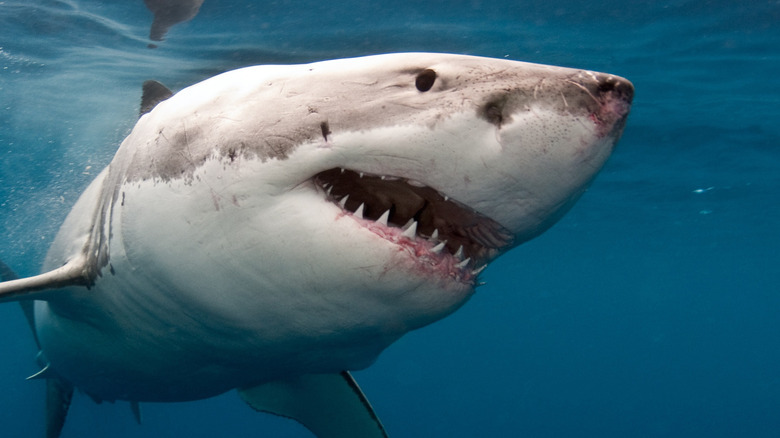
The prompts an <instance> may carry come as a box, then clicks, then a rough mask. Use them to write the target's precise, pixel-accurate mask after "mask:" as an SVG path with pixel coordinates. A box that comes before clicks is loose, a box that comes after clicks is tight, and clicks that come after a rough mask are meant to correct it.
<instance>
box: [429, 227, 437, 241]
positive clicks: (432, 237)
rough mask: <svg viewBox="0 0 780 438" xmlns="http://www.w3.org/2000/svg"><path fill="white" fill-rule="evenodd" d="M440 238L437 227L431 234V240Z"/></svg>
mask: <svg viewBox="0 0 780 438" xmlns="http://www.w3.org/2000/svg"><path fill="white" fill-rule="evenodd" d="M438 238H439V229H438V228H436V229H434V230H433V234H431V240H436V239H438Z"/></svg>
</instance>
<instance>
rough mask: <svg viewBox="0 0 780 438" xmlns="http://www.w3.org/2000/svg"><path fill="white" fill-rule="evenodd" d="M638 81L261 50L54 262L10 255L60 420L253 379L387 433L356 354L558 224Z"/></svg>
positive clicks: (159, 106) (184, 118) (162, 93)
mask: <svg viewBox="0 0 780 438" xmlns="http://www.w3.org/2000/svg"><path fill="white" fill-rule="evenodd" d="M633 93H634V89H633V86H632V84H631V83H630V82H629V81H628V80H626V79H623V78H621V77H618V76H614V75H610V74H604V73H597V72H591V71H586V70H578V69H570V68H562V67H553V66H545V65H538V64H529V63H522V62H517V61H509V60H499V59H490V58H480V57H474V56H465V55H451V54H438V53H397V54H388V55H377V56H369V57H363V58H352V59H339V60H333V61H324V62H319V63H313V64H306V65H284V66H283V65H275V66H255V67H247V68H243V69H239V70H235V71H231V72H227V73H224V74H221V75H218V76H215V77H213V78H210V79H207V80H205V81H203V82H201V83H199V84H195V85H193V86H191V87H188V88H185V89H183V90H180V91H179V92H177V93H173V92H172V91H170V90H168V89H167V88H165V87H164V86H163V85H162V84H159V83H156V82H153V81H151V82H147V83H146V84H144V95H143V99H142V105H141V108H142V110H141V117H140V118H139V120H138V123H137V124H136V126H135V127H134V129H133V130H132V132H131V133H130V134H129V135H128V137H127V138H126V139H125V140H124V142H123V143H122V144H121V145H120V147H119V149H118V151H117V153H116V155H115V157H114V158H113V160H112V161H111V163H110V164H109V165H108V166H107V167H106V168H105V169H104V170H103V171H102V172H101V173H100V175H99V176H98V177H97V178H96V179H95V181H93V182H92V184H91V185H90V186H89V187H88V188H87V189H86V190H85V191H84V193H83V194H82V195H81V197H80V198H79V200H78V202H77V203H76V205H75V206H74V207H73V209H72V211H71V212H70V214H69V215H68V217H67V219H66V220H65V222H64V224H63V225H62V227H61V228H60V231H59V233H58V234H57V237H56V238H55V240H54V242H53V243H52V246H51V248H50V250H49V252H48V254H47V257H46V260H45V262H44V269H43V272H42V273H41V274H40V275H37V276H33V277H28V278H14V276H13V275H12V274H11V271H10V270H9V269H6V268H5V267H4V265H0V268H3V269H0V273H2V276H3V280H4V281H3V282H2V283H0V301H19V302H21V303H22V307H23V309H24V310H25V314H26V315H27V317H28V320H29V321H30V325H31V327H32V329H33V332H34V334H35V339H36V342H37V344H38V348H39V350H40V354H39V356H38V362H39V364H40V366H41V371H40V372H38V373H36V374H35V375H34V376H32V378H40V379H46V381H47V387H48V391H47V397H48V404H47V405H48V406H49V413H48V414H47V424H48V426H47V429H48V430H49V432H48V436H50V437H56V436H58V435H59V433H60V430H61V429H62V427H63V424H64V419H65V414H66V413H67V410H68V406H69V405H70V401H71V397H72V394H73V392H74V389H76V388H77V389H79V390H81V391H82V392H84V393H86V394H87V395H89V396H90V397H91V398H93V399H94V400H96V401H102V400H107V401H114V400H127V401H129V402H130V405H131V407H132V408H133V409H132V410H133V412H134V413H135V414H136V416H139V415H140V411H139V407H138V405H139V403H140V402H147V401H166V402H175V401H184V400H196V399H202V398H207V397H211V396H214V395H216V394H220V393H222V392H225V391H229V390H233V389H236V390H238V392H239V394H240V396H241V397H242V399H243V400H244V401H246V402H247V404H248V405H249V406H250V407H252V408H254V409H256V410H258V411H263V412H270V413H274V414H277V415H282V416H285V417H289V418H293V419H295V420H297V421H299V422H300V423H302V424H303V425H304V426H306V427H307V428H309V429H310V430H311V431H312V432H313V433H314V434H315V435H316V436H318V437H320V438H378V437H386V436H388V435H387V432H386V430H385V429H384V427H383V426H382V424H381V421H380V420H379V418H378V416H377V414H376V413H375V412H374V410H373V409H372V408H371V405H370V403H369V402H368V400H367V398H366V396H365V395H364V394H363V392H362V391H361V390H360V388H359V386H358V385H357V383H356V382H355V381H354V379H353V378H352V377H351V375H350V373H349V371H350V370H356V369H361V368H365V367H367V366H369V365H371V364H372V363H373V362H374V361H375V360H376V359H377V357H378V356H379V355H380V354H381V352H382V351H383V350H384V349H386V348H387V347H389V346H390V345H391V344H392V343H393V342H395V341H396V340H397V339H399V338H400V337H402V336H404V335H405V334H406V333H408V332H410V331H412V330H415V329H419V328H421V327H424V326H425V325H428V324H431V323H433V322H435V321H437V320H440V319H441V318H444V317H446V316H447V315H449V314H451V313H452V312H454V311H455V310H457V309H458V308H459V307H461V306H462V305H463V304H464V303H466V302H467V301H468V300H469V298H471V297H472V295H473V294H474V290H475V288H476V287H477V286H480V285H481V281H480V275H481V274H482V273H483V272H484V270H485V269H486V268H487V266H488V265H489V264H490V263H491V262H492V261H493V260H495V259H496V258H497V257H500V256H501V255H502V254H504V253H506V252H507V251H510V250H511V249H512V248H514V247H516V246H517V245H520V244H522V243H523V242H526V241H528V240H529V239H532V238H534V237H535V236H538V235H539V234H541V233H542V232H544V231H545V230H546V229H548V228H549V227H551V226H552V225H553V224H554V223H555V222H556V221H558V219H560V218H561V217H562V216H563V215H564V214H565V213H566V211H568V210H569V209H570V208H571V207H572V206H573V205H574V203H575V202H576V200H577V199H578V198H579V197H580V196H581V195H582V194H583V193H584V192H585V191H586V190H587V188H588V186H589V185H590V183H591V182H592V180H593V179H594V178H595V176H596V174H597V173H598V171H599V170H600V169H601V167H602V166H603V165H604V163H605V161H606V160H607V158H608V157H609V155H610V153H611V152H612V150H613V149H614V147H615V145H616V143H617V141H618V139H619V138H620V136H621V134H622V132H623V129H624V126H625V123H626V119H627V117H628V113H629V111H630V108H631V101H632V98H633Z"/></svg>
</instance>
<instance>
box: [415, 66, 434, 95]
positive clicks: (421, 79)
mask: <svg viewBox="0 0 780 438" xmlns="http://www.w3.org/2000/svg"><path fill="white" fill-rule="evenodd" d="M434 82H436V72H435V71H433V70H431V69H429V68H426V69H425V70H423V71H421V72H420V73H419V74H418V75H417V79H415V81H414V85H415V86H416V87H417V89H418V90H420V91H423V92H424V91H428V90H430V89H431V87H433V83H434Z"/></svg>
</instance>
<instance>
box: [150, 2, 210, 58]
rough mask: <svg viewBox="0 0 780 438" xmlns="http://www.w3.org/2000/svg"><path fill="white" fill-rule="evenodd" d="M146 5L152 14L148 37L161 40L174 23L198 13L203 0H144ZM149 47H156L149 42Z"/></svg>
mask: <svg viewBox="0 0 780 438" xmlns="http://www.w3.org/2000/svg"><path fill="white" fill-rule="evenodd" d="M144 3H145V4H146V7H147V8H149V10H150V11H152V13H153V14H154V21H153V22H152V28H151V29H150V30H149V39H151V40H152V41H162V40H163V37H164V36H165V34H166V33H167V32H168V29H170V28H171V27H172V26H173V25H174V24H177V23H181V22H184V21H188V20H191V19H192V18H193V17H195V16H196V15H198V11H200V5H202V4H203V0H144ZM149 47H150V48H155V47H157V46H156V45H155V44H149Z"/></svg>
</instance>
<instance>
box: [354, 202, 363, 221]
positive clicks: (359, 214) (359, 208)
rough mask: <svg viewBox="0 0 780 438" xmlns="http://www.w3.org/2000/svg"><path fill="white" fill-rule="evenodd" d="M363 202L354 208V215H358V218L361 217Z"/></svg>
mask: <svg viewBox="0 0 780 438" xmlns="http://www.w3.org/2000/svg"><path fill="white" fill-rule="evenodd" d="M364 205H365V204H360V207H358V208H357V210H355V216H357V217H359V218H360V219H363V206H364Z"/></svg>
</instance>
